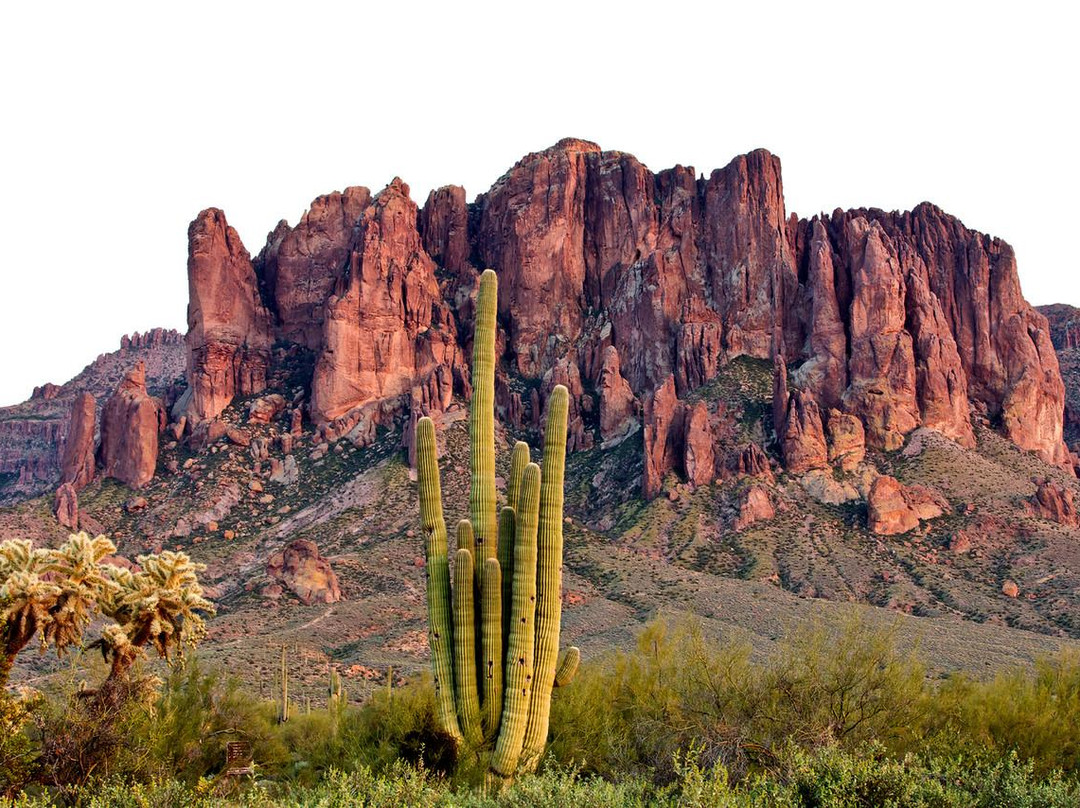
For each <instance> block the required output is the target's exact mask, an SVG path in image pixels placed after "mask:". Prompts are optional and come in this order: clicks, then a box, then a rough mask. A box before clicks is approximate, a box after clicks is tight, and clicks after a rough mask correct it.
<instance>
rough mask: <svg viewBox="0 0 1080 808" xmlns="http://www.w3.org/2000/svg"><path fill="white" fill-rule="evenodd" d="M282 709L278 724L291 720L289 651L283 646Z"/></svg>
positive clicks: (279, 713)
mask: <svg viewBox="0 0 1080 808" xmlns="http://www.w3.org/2000/svg"><path fill="white" fill-rule="evenodd" d="M280 676H281V708H280V710H279V711H278V723H279V724H284V723H285V722H286V721H288V720H289V650H288V648H286V646H284V645H283V646H281V674H280Z"/></svg>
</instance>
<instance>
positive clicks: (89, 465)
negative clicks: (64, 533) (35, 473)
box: [60, 393, 97, 527]
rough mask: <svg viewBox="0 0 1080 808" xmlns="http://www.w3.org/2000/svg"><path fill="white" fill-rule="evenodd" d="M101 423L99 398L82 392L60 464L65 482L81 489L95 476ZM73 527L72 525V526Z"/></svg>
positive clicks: (76, 405) (72, 411)
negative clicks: (96, 442) (99, 425)
mask: <svg viewBox="0 0 1080 808" xmlns="http://www.w3.org/2000/svg"><path fill="white" fill-rule="evenodd" d="M96 427H97V402H96V401H95V400H94V397H93V396H92V395H90V394H89V393H80V394H79V395H77V396H76V397H75V403H74V404H72V407H71V419H70V421H69V422H68V431H67V437H66V438H65V439H64V456H63V460H62V461H61V465H60V482H61V484H64V483H70V484H71V487H72V488H73V489H74V490H75V491H81V490H82V489H84V488H86V486H87V485H89V484H90V482H91V481H92V480H93V479H94V470H95V461H94V432H95V429H96ZM69 527H70V526H69Z"/></svg>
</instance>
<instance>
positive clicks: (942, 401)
mask: <svg viewBox="0 0 1080 808" xmlns="http://www.w3.org/2000/svg"><path fill="white" fill-rule="evenodd" d="M788 233H789V241H793V242H794V248H795V250H796V253H797V264H798V265H799V266H800V267H803V268H804V269H803V271H804V272H805V274H806V277H807V279H808V280H807V283H806V285H805V287H804V288H803V289H802V292H803V296H804V303H803V306H802V310H803V314H802V318H803V320H804V321H805V322H806V330H807V332H808V336H809V339H808V344H809V345H810V346H811V349H810V350H809V351H808V352H806V354H805V355H804V356H800V357H797V358H805V359H807V360H808V361H807V362H806V363H805V365H804V366H803V367H805V368H806V370H805V371H804V370H803V367H800V369H799V373H801V374H804V375H801V376H799V377H798V381H799V382H800V383H802V382H804V381H805V385H804V389H807V390H810V391H811V392H813V393H814V394H815V396H817V397H818V398H819V401H823V402H826V403H827V404H829V405H831V401H830V397H831V395H832V392H833V385H832V384H831V383H830V382H829V378H830V377H829V375H828V374H824V373H815V372H814V369H815V368H816V367H818V366H820V365H821V364H823V361H824V360H823V359H822V357H827V358H831V357H833V356H835V355H837V354H838V350H836V349H829V348H827V347H825V345H824V343H825V342H827V340H825V341H823V340H821V339H820V335H821V334H829V333H836V332H834V331H831V330H830V329H829V328H827V327H826V326H827V325H828V324H831V323H833V322H834V320H833V317H832V316H831V315H829V316H824V317H822V316H819V315H821V314H822V307H821V306H820V305H819V301H818V297H819V296H820V295H821V294H822V291H823V285H822V283H820V282H817V281H815V278H817V277H819V273H818V272H817V269H818V268H820V267H822V266H823V265H824V261H823V258H824V256H825V250H824V248H825V242H826V241H827V242H828V246H829V260H830V261H831V262H832V264H833V270H834V271H833V281H834V283H833V291H834V294H835V296H836V299H837V303H838V305H839V311H840V314H841V319H842V320H843V319H845V313H846V315H847V316H846V325H845V328H846V330H847V335H848V337H849V341H850V344H851V355H850V357H849V358H848V367H847V372H848V376H849V379H848V382H849V386H848V388H847V389H846V392H845V395H844V399H843V402H842V407H841V408H842V409H844V410H846V411H848V412H851V413H854V414H856V415H859V416H860V418H862V420H863V421H864V423H865V425H866V433H867V442H868V444H869V445H871V446H876V447H879V448H889V447H896V446H898V445H899V444H900V443H901V441H902V439H903V436H904V435H906V434H907V433H908V432H910V431H911V429H912V428H913V426H912V425H913V424H920V423H921V424H923V425H925V426H927V427H929V428H931V429H935V430H937V431H939V432H941V433H942V434H944V435H946V436H947V437H949V438H951V439H953V440H955V441H956V442H957V443H959V444H961V445H963V446H972V445H973V443H974V435H973V432H972V429H971V424H970V421H969V406H970V404H972V403H978V404H980V405H982V406H983V407H984V408H985V410H986V411H987V412H988V413H989V414H990V415H991V416H992V417H1000V419H1001V423H1002V425H1003V427H1004V431H1005V433H1006V435H1007V436H1008V437H1009V438H1010V439H1011V440H1013V442H1015V443H1016V444H1017V445H1018V446H1020V447H1021V448H1024V449H1030V450H1032V451H1035V452H1037V453H1038V454H1039V455H1040V457H1042V458H1043V459H1044V460H1047V461H1048V462H1052V463H1055V464H1058V465H1062V466H1066V465H1067V464H1068V459H1069V458H1068V455H1067V452H1066V450H1065V447H1064V444H1063V443H1062V442H1061V431H1060V426H1061V425H1062V421H1063V418H1062V413H1063V404H1064V398H1063V396H1064V386H1063V385H1062V384H1060V379H1061V376H1060V372H1059V369H1058V367H1057V357H1056V355H1055V354H1054V352H1053V350H1051V346H1052V343H1051V339H1050V333H1049V327H1048V325H1047V323H1046V321H1045V319H1044V318H1043V317H1042V315H1040V314H1039V313H1038V312H1036V311H1035V310H1034V309H1032V308H1031V307H1030V306H1029V305H1028V304H1027V302H1026V301H1024V299H1023V296H1022V295H1021V293H1020V286H1019V280H1018V278H1017V274H1016V260H1015V256H1014V254H1013V251H1012V248H1011V247H1009V245H1008V244H1005V243H1004V242H1002V241H1000V240H996V239H991V238H989V237H988V236H985V235H983V234H981V233H977V232H975V231H972V230H969V229H967V228H966V227H964V225H963V224H961V223H960V222H959V221H958V220H957V219H955V218H954V217H952V216H949V215H947V214H945V213H943V212H942V211H941V210H940V209H938V208H936V207H934V206H933V205H930V204H923V205H919V206H918V207H916V208H915V209H914V210H913V211H910V212H908V213H902V214H898V213H885V212H884V211H880V210H872V209H871V210H852V211H846V212H844V211H839V210H838V211H836V212H835V213H834V214H833V215H832V217H831V219H828V220H824V219H814V220H812V221H811V222H806V221H802V222H798V223H797V224H796V225H795V226H793V227H792V226H789V228H788ZM824 276H825V277H827V276H828V273H827V272H826V273H824ZM826 286H827V284H826ZM825 297H826V298H827V297H828V295H827V294H826V295H825ZM827 302H828V301H827V300H826V305H825V306H824V309H825V310H827V309H828V308H830V307H829V306H828V305H827ZM826 313H827V312H826ZM823 329H824V330H823ZM905 335H906V336H905ZM909 341H910V351H909V349H908V342H909ZM835 345H836V347H837V349H838V347H839V341H838V340H837V341H836V343H835ZM789 360H791V361H793V362H794V359H793V358H792V357H789ZM833 366H834V367H836V364H835V363H834V364H833ZM831 378H838V374H832V377H831ZM874 391H879V392H876V393H875V392H874ZM912 391H913V393H914V395H913V396H912Z"/></svg>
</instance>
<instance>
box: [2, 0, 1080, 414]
mask: <svg viewBox="0 0 1080 808" xmlns="http://www.w3.org/2000/svg"><path fill="white" fill-rule="evenodd" d="M1068 5H1069V4H1066V3H1055V4H1053V5H1051V4H1048V3H1040V2H1030V1H1029V2H1025V3H1015V2H1012V3H1009V4H1003V5H1002V6H1001V7H1000V8H999V7H998V6H997V4H993V3H970V4H969V3H952V2H948V1H947V0H936V1H935V2H930V3H927V2H921V1H918V2H905V3H888V4H885V3H882V4H878V3H874V2H866V0H863V2H857V3H847V2H829V3H820V2H814V3H809V2H799V3H791V4H786V3H784V4H779V3H774V4H765V3H757V2H751V0H744V1H743V2H741V3H738V4H737V5H736V4H732V6H731V7H730V8H729V7H727V4H723V3H710V4H705V3H696V4H691V3H685V2H674V1H672V0H665V2H661V3H656V2H652V3H647V4H643V5H641V6H635V5H634V4H632V3H629V2H621V3H612V4H591V3H588V2H586V1H585V0H577V1H576V2H562V1H561V0H560V1H559V2H553V1H552V0H546V1H545V2H542V3H541V2H535V3H517V2H506V1H505V0H504V2H500V3H492V4H479V3H474V4H468V3H464V2H457V3H454V2H440V3H430V4H429V3H424V2H411V3H401V2H399V3H395V2H393V0H385V1H384V2H379V3H375V4H371V5H370V7H369V6H368V4H365V3H361V2H351V3H342V4H322V3H315V2H308V3H293V4H281V3H268V2H265V3H252V4H250V5H247V4H241V3H238V2H226V0H218V1H217V2H191V0H185V2H182V3H146V2H140V3H86V2H80V3H32V2H7V3H4V4H3V5H2V7H0V75H2V77H3V78H2V80H0V155H2V158H0V165H2V170H0V243H2V251H0V405H2V404H10V403H14V402H16V401H20V400H22V399H24V398H26V397H27V396H29V394H30V391H31V389H32V387H33V386H34V385H36V384H41V383H43V382H46V381H52V382H56V383H60V382H63V381H66V380H67V379H68V378H70V377H71V376H73V375H74V374H75V373H77V372H78V371H79V370H80V369H82V367H83V366H84V365H85V364H87V363H88V362H90V361H91V360H92V359H93V358H94V357H95V356H96V355H97V354H98V353H101V352H104V351H110V350H114V349H115V348H116V347H117V346H118V344H119V338H120V336H121V335H122V334H124V333H128V332H133V331H136V330H139V331H142V330H146V329H149V328H151V327H154V326H166V327H173V328H177V329H180V330H181V331H184V330H186V304H187V280H186V275H185V267H186V259H187V247H186V243H187V241H186V233H187V225H188V222H189V221H190V220H191V219H192V218H193V217H194V216H195V214H196V213H198V211H199V210H201V209H203V208H205V207H209V206H212V205H213V206H217V207H221V208H223V209H224V210H225V212H226V214H227V216H228V218H229V221H230V223H231V224H233V225H234V226H235V227H236V228H237V229H238V230H239V232H240V235H241V237H242V238H243V240H244V243H245V245H246V246H247V247H248V249H249V250H250V251H251V252H252V253H253V254H254V253H257V252H258V251H259V249H260V247H261V246H262V244H263V242H264V239H265V236H266V233H267V231H269V230H270V229H271V228H272V227H273V226H274V224H275V223H276V222H277V221H278V219H280V218H285V219H288V221H289V222H290V223H291V224H295V223H296V222H297V220H298V219H299V217H300V215H301V213H302V212H303V211H304V209H305V208H306V207H307V204H308V203H309V202H310V201H311V200H312V199H313V198H314V197H315V196H317V195H318V194H321V193H326V192H329V191H332V190H335V189H341V188H344V187H345V186H347V185H354V184H358V185H367V186H368V187H370V188H371V189H372V190H373V191H377V190H379V189H380V188H381V187H382V186H383V185H385V184H386V183H387V182H388V181H389V180H390V179H391V178H392V177H394V176H395V175H400V176H401V177H402V178H403V179H404V180H405V181H406V182H408V183H409V184H410V185H411V187H412V192H413V198H414V199H416V200H417V201H418V203H421V204H422V203H423V200H424V198H425V197H426V195H427V192H428V190H429V189H430V188H432V187H436V186H439V185H444V184H447V183H455V184H460V185H464V186H465V189H466V191H467V193H468V195H469V197H470V199H471V198H472V197H473V196H474V195H475V194H477V193H479V192H482V191H484V190H486V189H487V188H488V187H489V186H490V185H491V183H492V182H493V181H494V180H495V179H496V178H497V177H498V176H500V175H501V174H502V173H503V172H504V171H505V170H506V169H508V168H509V167H510V166H511V165H512V164H513V163H514V162H515V161H516V160H517V159H518V158H519V157H521V156H522V155H524V154H526V153H527V152H529V151H535V150H537V149H541V148H545V147H547V146H549V145H551V144H553V143H554V142H555V141H557V140H558V139H560V138H562V137H565V136H575V137H582V138H586V139H589V140H594V141H596V142H598V143H599V144H600V145H601V146H602V147H604V148H606V149H621V150H624V151H628V152H631V153H632V154H634V155H636V156H637V157H638V158H639V159H641V160H642V161H643V162H644V163H646V164H647V165H648V166H649V167H650V168H652V169H653V170H654V171H658V170H660V169H663V168H667V167H669V166H671V165H674V164H675V163H682V164H683V165H693V166H694V167H695V168H697V170H698V171H699V172H705V173H706V174H707V173H708V172H710V171H711V170H712V169H714V168H717V167H720V166H723V165H725V164H726V163H727V162H728V161H729V160H730V159H731V158H732V157H734V156H735V155H736V154H739V153H742V152H745V151H748V150H750V149H753V148H756V147H759V146H763V147H766V148H768V149H770V150H771V151H773V152H774V153H776V154H778V155H780V157H781V159H782V160H783V166H784V190H785V195H786V198H787V207H788V211H789V212H791V211H796V212H798V213H799V214H800V215H804V216H805V215H808V214H812V213H814V212H817V211H821V210H829V211H831V210H832V209H833V208H834V207H838V206H839V207H855V206H863V205H873V206H876V207H881V208H886V209H892V208H901V209H908V208H911V207H913V206H914V205H916V204H917V203H919V202H920V201H923V200H930V201H933V202H935V203H937V204H938V205H940V206H941V207H943V208H944V209H945V210H947V211H949V212H951V213H953V214H956V215H957V216H959V217H960V218H961V219H962V220H963V221H964V223H965V224H967V225H968V226H969V227H973V228H977V229H980V230H983V231H988V232H990V233H992V234H994V235H998V236H1001V237H1003V238H1005V239H1006V240H1008V241H1009V242H1010V243H1012V244H1013V246H1014V247H1016V250H1017V255H1018V259H1019V265H1020V274H1021V280H1022V283H1023V288H1024V291H1025V293H1026V295H1027V297H1028V299H1029V300H1031V301H1032V302H1033V303H1036V304H1041V303H1049V302H1057V301H1060V302H1067V303H1073V304H1078V305H1080V278H1078V277H1077V273H1076V270H1077V269H1078V267H1077V260H1076V258H1075V244H1076V237H1075V232H1076V225H1075V222H1076V219H1077V216H1076V212H1075V210H1074V199H1075V195H1076V188H1077V186H1078V183H1080V159H1078V156H1077V155H1078V154H1080V149H1078V148H1077V142H1078V126H1077V102H1078V99H1080V88H1078V83H1080V46H1078V45H1077V42H1076V37H1077V32H1078V30H1080V28H1078V26H1077V22H1078V16H1080V14H1078V13H1077V12H1075V11H1072V10H1067V8H1068ZM106 6H108V8H106ZM525 9H528V10H525ZM710 9H711V10H710ZM879 9H880V10H879ZM1063 9H1066V10H1063Z"/></svg>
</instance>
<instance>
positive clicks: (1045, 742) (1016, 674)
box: [923, 649, 1080, 777]
mask: <svg viewBox="0 0 1080 808" xmlns="http://www.w3.org/2000/svg"><path fill="white" fill-rule="evenodd" d="M928 701H929V702H930V703H929V705H928V709H927V710H926V711H925V721H924V728H923V732H924V736H925V742H926V743H928V744H932V745H933V747H934V748H935V749H936V750H937V751H938V752H940V753H946V754H950V753H951V754H955V753H957V752H964V753H965V754H967V755H980V756H986V755H990V756H994V757H999V758H1000V757H1005V756H1007V755H1008V754H1009V753H1011V752H1015V753H1016V754H1017V756H1018V757H1019V759H1021V760H1030V761H1033V764H1034V766H1035V768H1036V770H1037V771H1039V772H1044V773H1045V772H1049V771H1051V770H1053V769H1061V770H1062V771H1064V772H1066V773H1069V774H1071V775H1072V776H1074V777H1077V776H1080V732H1078V731H1077V727H1080V653H1077V652H1076V651H1073V650H1068V649H1066V650H1063V651H1062V652H1061V653H1059V654H1058V655H1057V656H1055V657H1051V658H1046V659H1042V660H1040V661H1039V662H1038V663H1037V664H1036V666H1035V671H1034V673H1031V672H1028V671H1024V670H1016V671H1010V672H1006V673H1001V674H998V675H997V676H995V677H994V678H993V679H991V680H990V681H988V682H979V681H976V680H974V679H972V678H970V677H969V676H966V675H963V674H955V675H953V676H952V677H950V678H949V679H948V680H947V681H946V682H945V683H944V684H942V685H941V687H940V688H938V689H937V690H936V691H934V692H933V693H932V694H931V695H930V696H929V698H928Z"/></svg>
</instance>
